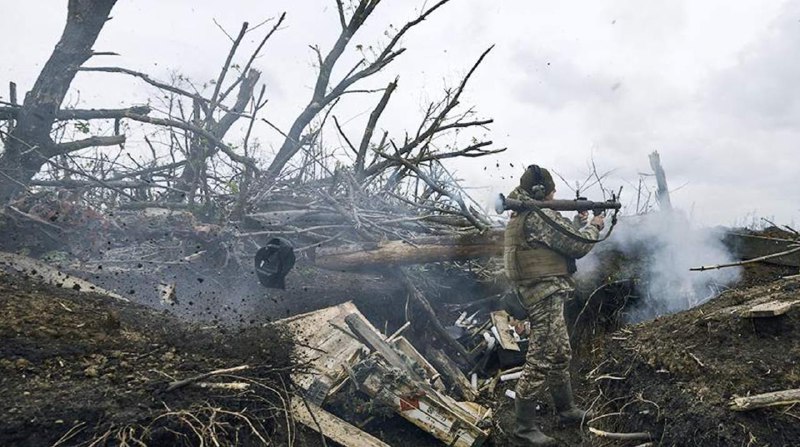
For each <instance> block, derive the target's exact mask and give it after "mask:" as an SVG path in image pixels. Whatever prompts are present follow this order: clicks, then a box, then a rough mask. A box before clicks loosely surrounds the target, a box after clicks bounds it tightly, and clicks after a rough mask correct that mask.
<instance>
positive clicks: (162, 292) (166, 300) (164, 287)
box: [157, 282, 178, 306]
mask: <svg viewBox="0 0 800 447" xmlns="http://www.w3.org/2000/svg"><path fill="white" fill-rule="evenodd" d="M157 288H158V295H159V296H160V297H161V304H163V305H165V306H166V305H173V304H178V297H177V294H176V293H175V289H176V288H177V285H176V284H175V283H174V282H171V283H168V284H167V283H161V284H159V285H158V287H157Z"/></svg>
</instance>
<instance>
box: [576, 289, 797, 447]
mask: <svg viewBox="0 0 800 447" xmlns="http://www.w3.org/2000/svg"><path fill="white" fill-rule="evenodd" d="M760 299H761V300H764V299H768V300H774V301H794V300H800V279H797V278H795V279H780V280H776V281H773V282H769V283H766V284H762V285H756V286H752V287H747V288H741V289H736V290H730V291H727V292H725V293H723V294H721V295H720V296H718V297H716V298H714V299H712V300H710V301H709V302H707V303H705V304H703V305H701V306H699V307H696V308H693V309H690V310H687V311H683V312H680V313H677V314H674V315H669V316H666V317H661V318H657V319H655V320H652V321H648V322H644V323H640V324H637V325H633V326H628V327H624V328H622V329H620V330H618V331H616V332H615V333H612V334H609V335H608V336H607V337H604V338H602V339H599V340H597V341H596V343H595V344H594V345H593V350H592V352H593V354H592V355H591V358H592V361H591V362H589V363H588V364H585V365H584V367H583V368H584V370H586V371H584V374H583V376H582V377H581V379H582V382H583V386H582V387H581V388H582V391H583V392H584V393H585V394H588V395H590V396H591V400H590V401H589V402H594V403H595V408H596V411H597V412H598V413H600V414H606V415H607V417H605V418H603V419H601V420H598V421H596V423H594V424H592V425H594V426H595V427H597V428H600V429H602V430H605V431H609V432H648V433H651V434H652V435H653V438H654V440H655V442H656V443H657V444H658V445H665V446H673V445H674V446H695V445H696V446H737V445H742V446H767V445H768V446H794V445H798V444H800V411H798V410H797V408H795V407H793V406H783V407H780V406H778V407H772V408H768V409H759V410H753V411H749V412H736V411H732V410H731V409H729V407H728V404H729V402H730V400H731V399H732V398H733V397H737V396H748V395H755V394H761V393H767V392H772V391H781V390H787V389H796V388H800V307H794V308H792V309H791V310H789V312H787V313H786V314H784V315H781V316H775V317H767V318H748V317H745V316H743V315H742V311H744V310H746V309H749V308H750V307H752V303H753V302H758V301H757V300H760ZM589 367H591V368H592V369H591V370H588V368H589ZM587 390H591V392H589V393H587ZM593 444H597V445H614V444H613V442H612V443H609V442H605V443H603V442H600V441H596V440H595V441H594V443H593Z"/></svg>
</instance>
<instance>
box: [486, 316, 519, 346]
mask: <svg viewBox="0 0 800 447" xmlns="http://www.w3.org/2000/svg"><path fill="white" fill-rule="evenodd" d="M491 317H492V324H493V325H494V326H495V327H496V328H497V333H498V335H499V336H500V340H498V341H499V342H500V347H501V348H503V349H505V350H507V351H517V352H519V350H520V349H519V344H517V342H516V341H515V340H514V337H513V336H512V335H511V331H513V330H514V329H513V328H512V327H511V324H509V322H508V318H509V315H508V313H507V312H506V311H504V310H498V311H497V312H492V313H491Z"/></svg>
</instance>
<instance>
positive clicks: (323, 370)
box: [278, 301, 377, 402]
mask: <svg viewBox="0 0 800 447" xmlns="http://www.w3.org/2000/svg"><path fill="white" fill-rule="evenodd" d="M353 314H357V315H358V316H359V318H360V319H362V320H363V321H364V322H365V324H367V325H369V327H372V326H371V325H370V323H369V321H367V319H366V318H365V317H364V316H363V315H361V313H360V312H359V311H358V308H356V306H355V305H354V304H353V303H352V302H350V301H348V302H346V303H342V304H339V305H338V306H332V307H327V308H325V309H320V310H317V311H314V312H309V313H305V314H301V315H296V316H294V317H290V318H287V319H284V320H280V321H279V322H278V324H281V325H284V326H285V327H286V328H287V330H289V331H290V332H291V333H292V335H293V336H294V339H295V340H296V341H297V344H296V347H295V352H296V353H297V354H298V356H299V357H300V358H301V359H303V361H304V364H305V366H306V368H303V369H302V370H300V371H297V372H295V373H293V374H292V378H293V379H294V381H295V383H297V385H298V386H299V387H300V388H301V389H303V390H306V391H309V390H311V388H312V386H313V387H314V389H315V390H316V389H323V388H324V389H325V390H326V392H325V396H322V397H323V400H324V398H325V397H327V395H328V394H329V393H330V392H335V391H336V390H337V389H338V387H340V386H341V385H342V384H343V383H345V381H346V380H347V378H348V375H347V369H346V368H345V367H344V365H352V364H355V363H356V362H357V361H358V360H359V359H360V358H361V356H362V354H361V352H362V350H363V349H365V346H364V344H363V343H361V342H360V341H359V340H358V337H356V335H355V334H353V333H352V332H350V330H349V329H348V327H347V324H346V323H345V322H344V318H345V317H346V316H348V315H353ZM372 329H373V331H375V332H376V333H377V329H375V328H374V327H372ZM315 382H317V384H316V385H315ZM323 385H324V386H323ZM320 402H321V401H320Z"/></svg>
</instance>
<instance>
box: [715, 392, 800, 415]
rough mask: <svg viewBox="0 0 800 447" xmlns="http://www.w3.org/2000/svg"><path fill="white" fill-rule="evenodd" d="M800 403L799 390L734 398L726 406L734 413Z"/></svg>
mask: <svg viewBox="0 0 800 447" xmlns="http://www.w3.org/2000/svg"><path fill="white" fill-rule="evenodd" d="M798 402H800V389H794V390H784V391H774V392H772V393H764V394H757V395H755V396H745V397H734V398H733V399H731V401H730V403H729V404H728V406H729V408H730V409H731V410H734V411H750V410H755V409H757V408H765V407H773V406H776V405H791V404H796V403H798Z"/></svg>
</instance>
